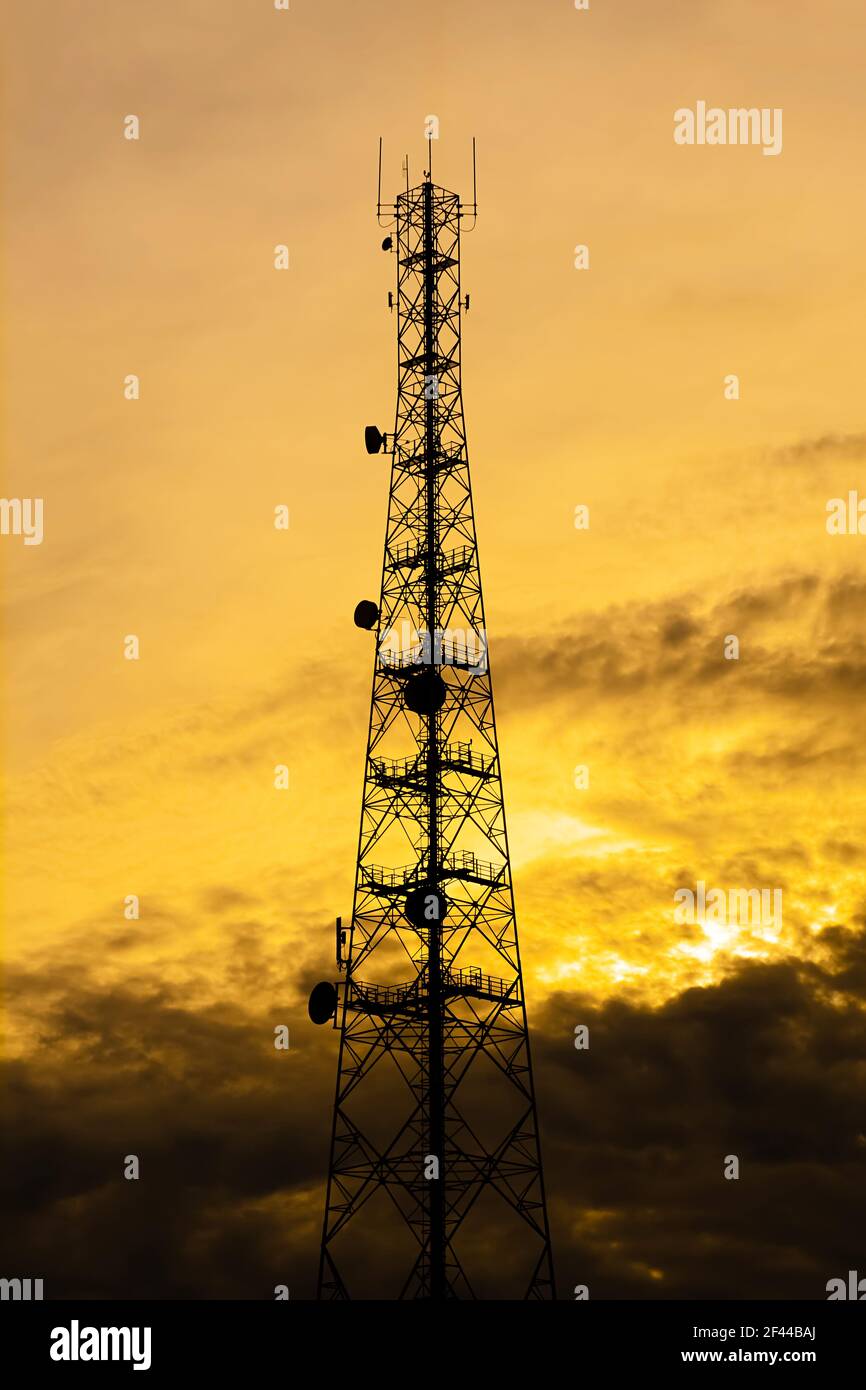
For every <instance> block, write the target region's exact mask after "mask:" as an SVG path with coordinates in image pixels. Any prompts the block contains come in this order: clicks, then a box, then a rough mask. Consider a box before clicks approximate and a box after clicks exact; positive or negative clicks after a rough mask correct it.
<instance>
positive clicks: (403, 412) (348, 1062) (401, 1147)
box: [319, 179, 554, 1298]
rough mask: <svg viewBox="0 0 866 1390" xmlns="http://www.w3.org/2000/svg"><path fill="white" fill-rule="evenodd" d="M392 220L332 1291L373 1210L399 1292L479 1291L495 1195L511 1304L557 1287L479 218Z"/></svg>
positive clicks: (416, 212)
mask: <svg viewBox="0 0 866 1390" xmlns="http://www.w3.org/2000/svg"><path fill="white" fill-rule="evenodd" d="M393 212H394V216H395V221H396V237H395V250H396V260H397V314H398V335H397V336H398V344H397V346H398V398H397V414H396V424H395V431H394V435H393V441H391V440H390V439H389V441H388V447H389V448H391V450H392V454H393V457H392V468H391V485H390V501H389V510H388V523H387V531H386V538H385V552H384V560H383V570H382V588H381V597H380V603H379V617H378V631H377V633H376V654H375V661H374V674H373V693H372V704H371V714H370V728H369V738H368V749H367V762H366V774H365V781H364V796H363V807H362V815H361V830H360V841H359V852H358V866H357V877H356V883H355V896H354V908H353V914H352V919H351V926H350V938H349V944H348V957H347V965H346V978H345V981H344V983H343V985H342V989H341V999H340V1006H339V1010H338V1022H339V1027H340V1057H339V1067H338V1078H337V1089H336V1102H335V1112H334V1128H333V1137H332V1145H331V1158H330V1170H329V1177H328V1191H327V1201H326V1212H325V1222H324V1231H323V1239H322V1257H321V1267H320V1276H319V1296H320V1297H323V1298H348V1297H352V1296H353V1297H359V1296H360V1297H364V1296H365V1291H364V1272H363V1269H362V1270H360V1271H358V1270H355V1271H354V1272H352V1271H350V1269H349V1263H350V1262H349V1261H348V1260H347V1259H344V1258H343V1256H342V1254H341V1245H342V1244H344V1243H345V1242H346V1238H347V1236H348V1235H349V1232H350V1228H351V1229H353V1230H354V1231H357V1229H358V1227H359V1226H360V1225H362V1224H363V1223H364V1222H365V1220H367V1221H368V1223H369V1226H370V1229H371V1230H375V1232H376V1238H377V1239H378V1240H382V1241H383V1240H385V1239H386V1232H385V1230H384V1229H383V1227H384V1225H385V1224H387V1222H389V1221H391V1222H393V1223H396V1225H397V1226H399V1227H403V1228H405V1230H406V1231H408V1233H409V1235H410V1237H411V1239H410V1240H409V1242H408V1243H407V1248H408V1252H409V1253H408V1256H407V1262H406V1267H405V1269H404V1270H403V1271H402V1274H401V1276H400V1279H399V1280H398V1283H399V1287H395V1289H394V1296H397V1297H403V1298H428V1297H429V1298H446V1297H452V1298H473V1297H476V1296H478V1295H477V1292H476V1288H475V1287H474V1284H473V1275H472V1269H471V1268H470V1263H471V1262H470V1260H469V1259H468V1258H467V1257H466V1256H465V1253H464V1248H463V1239H462V1238H463V1237H464V1235H465V1234H466V1232H467V1231H468V1230H469V1229H470V1227H471V1223H472V1213H473V1211H475V1210H476V1207H477V1204H478V1202H479V1198H481V1197H482V1195H483V1194H486V1200H487V1202H488V1208H489V1198H490V1194H494V1195H495V1197H496V1198H497V1199H498V1201H497V1202H495V1203H494V1204H493V1206H494V1208H498V1210H497V1211H495V1212H494V1214H493V1215H492V1217H491V1218H490V1219H492V1221H493V1223H494V1228H495V1239H496V1245H497V1252H498V1251H499V1248H500V1246H501V1252H502V1261H503V1266H507V1265H508V1261H509V1259H510V1258H511V1254H510V1252H513V1251H514V1250H516V1249H517V1248H519V1249H520V1250H521V1251H522V1252H523V1256H522V1258H523V1263H522V1264H521V1265H520V1267H519V1269H518V1268H517V1265H515V1280H517V1281H519V1283H520V1287H515V1288H514V1289H513V1290H512V1291H511V1293H510V1296H511V1297H533V1298H552V1297H553V1296H554V1287H553V1270H552V1262H551V1255H550V1240H549V1232H548V1221H547V1211H546V1204H545V1196H544V1185H543V1176H542V1168H541V1155H540V1149H539V1140H538V1124H537V1115H536V1106H535V1095H534V1089H533V1080H532V1070H531V1063H530V1055H529V1040H528V1033H527V1023H526V1009H525V1004H524V997H523V988H522V980H521V970H520V955H519V950H518V941H517V927H516V922H515V914H514V902H513V896H512V884H511V873H510V866H509V856H508V840H507V835H506V828H505V816H504V810H503V800H502V785H501V779H500V767H499V751H498V746H497V739H496V724H495V719H494V710H493V694H492V688H491V680H490V672H489V664H488V661H487V651H486V627H485V621H484V605H483V600H482V593H481V577H480V570H479V565H478V551H477V546H476V536H475V521H474V516H473V509H472V491H471V486H470V478H469V464H468V460H467V451H466V438H465V432H464V424H463V406H462V397H461V381H460V335H461V315H462V313H463V312H464V305H463V301H462V299H461V289H460V249H459V248H460V221H461V217H462V216H463V215H464V214H463V212H462V210H461V205H460V201H459V199H458V198H457V197H456V195H454V194H452V193H449V192H446V191H445V190H444V189H442V188H439V187H438V186H436V185H434V184H433V183H432V182H431V181H430V180H429V179H425V181H424V182H423V183H422V184H421V185H419V186H418V187H417V188H414V189H407V191H406V192H405V193H402V194H400V196H399V197H398V198H397V201H396V204H395V205H394V208H393ZM431 670H432V671H435V672H438V674H439V675H440V676H441V677H442V679H443V680H444V682H445V686H446V688H447V694H446V695H445V698H444V703H443V704H442V706H441V708H439V709H435V710H431V711H430V712H423V713H413V712H412V710H411V709H410V708H409V706H408V705H407V694H408V691H409V686H410V684H411V682H412V681H413V679H417V677H418V676H419V674H420V673H422V672H428V673H429V672H430V671H431ZM413 889H415V890H421V896H422V898H424V901H425V902H426V904H427V912H426V913H425V915H424V918H423V920H422V921H421V922H420V923H418V922H417V919H416V922H415V924H413V922H412V921H410V919H409V917H408V916H407V913H406V906H407V894H408V893H411V892H412V890H413ZM435 893H439V894H443V895H444V898H441V897H440V898H437V897H432V898H430V897H425V895H426V894H435ZM431 904H432V909H431V907H430V905H431ZM446 904H447V908H446ZM440 908H446V910H444V912H442V913H441V920H438V921H437V920H435V914H436V911H437V910H439V909H440ZM431 910H432V912H433V917H434V920H429V921H428V914H429V912H430V911H431ZM385 1072H387V1073H389V1080H388V1082H387V1084H386V1085H384V1086H382V1085H379V1082H378V1079H380V1078H383V1075H384V1073H385ZM476 1074H478V1077H479V1082H477V1083H476V1081H475V1077H476ZM367 1090H370V1091H371V1092H372V1091H374V1090H375V1095H376V1101H375V1104H372V1105H370V1104H368V1105H367V1107H366V1113H365V1107H364V1098H365V1092H366V1091H367ZM374 1114H375V1117H376V1121H377V1123H376V1124H375V1125H373V1124H371V1117H372V1116H373V1115H374ZM482 1121H483V1123H482ZM374 1129H375V1130H377V1131H379V1132H377V1133H376V1134H375V1135H374V1133H373V1130H374ZM431 1157H432V1158H434V1159H436V1160H437V1161H438V1164H439V1176H438V1178H437V1177H432V1178H431V1176H430V1164H429V1160H430V1158H431ZM383 1193H384V1194H385V1195H386V1197H387V1199H388V1200H387V1202H385V1203H384V1204H383V1202H382V1194H383ZM374 1199H376V1200H374ZM374 1208H375V1215H374V1212H373V1209H374ZM388 1213H390V1216H389V1215H388ZM488 1230H489V1227H488ZM498 1258H499V1254H498V1253H497V1259H498Z"/></svg>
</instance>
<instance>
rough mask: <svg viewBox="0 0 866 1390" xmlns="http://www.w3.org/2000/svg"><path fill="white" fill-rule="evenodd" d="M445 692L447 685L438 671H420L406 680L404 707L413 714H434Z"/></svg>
mask: <svg viewBox="0 0 866 1390" xmlns="http://www.w3.org/2000/svg"><path fill="white" fill-rule="evenodd" d="M447 694H448V687H447V685H446V684H445V682H444V680H443V679H442V677H441V676H440V675H439V672H438V671H421V672H420V673H419V674H418V675H417V676H410V678H409V680H407V682H406V690H405V699H406V708H407V709H410V710H411V711H412V713H413V714H435V713H436V711H437V710H440V709H441V708H442V706H443V705H444V703H445V696H446V695H447Z"/></svg>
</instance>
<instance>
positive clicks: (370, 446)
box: [364, 425, 385, 454]
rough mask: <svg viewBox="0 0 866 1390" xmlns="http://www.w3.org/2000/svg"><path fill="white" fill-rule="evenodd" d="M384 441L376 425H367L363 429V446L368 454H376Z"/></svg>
mask: <svg viewBox="0 0 866 1390" xmlns="http://www.w3.org/2000/svg"><path fill="white" fill-rule="evenodd" d="M384 443H385V436H384V434H383V433H382V431H381V430H380V429H379V426H378V425H367V427H366V429H365V430H364V448H365V449H366V450H367V453H368V454H378V453H380V452H381V449H382V445H383V444H384Z"/></svg>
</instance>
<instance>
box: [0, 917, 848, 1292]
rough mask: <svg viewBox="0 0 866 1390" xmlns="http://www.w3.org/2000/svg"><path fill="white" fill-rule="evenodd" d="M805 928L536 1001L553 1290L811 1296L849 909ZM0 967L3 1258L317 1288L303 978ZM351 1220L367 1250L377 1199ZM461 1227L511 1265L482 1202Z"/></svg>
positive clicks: (330, 1069)
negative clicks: (712, 971)
mask: <svg viewBox="0 0 866 1390" xmlns="http://www.w3.org/2000/svg"><path fill="white" fill-rule="evenodd" d="M822 946H823V949H824V961H823V963H821V964H817V963H810V964H805V963H803V962H798V961H795V960H787V961H782V962H780V963H777V964H773V965H767V964H757V963H746V964H743V965H741V967H740V968H739V969H737V970H736V971H735V972H734V973H732V974H730V975H729V976H728V977H727V978H726V979H725V980H724V981H723V982H721V983H720V984H717V985H715V986H713V987H708V988H700V989H699V988H694V989H687V990H685V991H684V992H682V993H680V994H679V995H677V996H676V997H674V998H671V999H670V1000H668V1002H667V1003H665V1004H664V1005H663V1006H661V1007H658V1008H652V1007H650V1006H648V1005H642V1004H639V1003H636V1002H626V1001H624V1000H623V999H613V1000H610V1001H608V1002H607V1003H605V1004H603V1005H599V1004H598V1003H597V1002H595V1001H593V999H592V998H589V997H586V996H581V995H579V994H562V993H561V994H557V995H556V996H554V997H553V998H552V999H551V1000H550V1001H549V1002H548V1004H547V1006H546V1007H545V1008H544V1009H543V1010H541V1011H536V1012H535V1013H534V1014H533V1015H532V1023H533V1035H532V1036H533V1050H534V1060H535V1070H536V1076H537V1083H538V1088H539V1104H540V1110H541V1119H542V1135H543V1141H544V1148H545V1158H546V1166H547V1184H548V1189H549V1193H550V1198H551V1209H552V1220H553V1223H554V1238H555V1251H556V1257H557V1266H558V1272H559V1281H560V1293H561V1295H562V1296H565V1297H567V1296H569V1293H568V1291H569V1290H570V1289H571V1288H572V1287H573V1286H574V1285H575V1284H577V1283H588V1284H589V1285H590V1291H591V1295H592V1296H593V1297H596V1298H598V1297H609V1298H629V1297H668V1298H670V1297H681V1298H704V1297H706V1298H710V1297H713V1298H717V1297H718V1298H737V1297H741V1298H746V1297H754V1298H823V1297H824V1296H825V1294H824V1286H825V1284H826V1281H827V1280H828V1279H829V1278H831V1277H833V1276H835V1275H837V1274H839V1273H844V1271H845V1270H847V1269H848V1268H855V1267H857V1266H858V1262H860V1263H861V1264H862V1260H863V1248H864V1235H866V1181H864V1180H866V1139H864V1132H866V1066H864V1058H866V1014H864V1013H863V1010H862V1008H861V1007H860V1004H859V1002H858V998H857V996H858V995H860V994H862V990H863V986H864V984H866V934H864V933H863V932H862V931H855V930H852V929H850V928H847V927H842V926H834V927H831V928H829V929H827V930H826V931H825V932H824V934H823V936H822ZM308 973H309V975H310V977H312V975H313V974H314V964H313V963H312V962H310V963H309V970H307V969H306V968H305V970H304V975H305V976H306V975H307V974H308ZM11 983H12V988H13V1003H14V1000H15V998H16V997H17V991H23V992H24V994H25V995H26V997H27V998H31V999H32V998H33V997H34V994H37V995H38V996H39V997H41V998H42V999H43V1000H45V1001H47V1002H46V1003H45V1005H44V1009H43V1012H42V1013H41V1014H40V1021H39V1035H38V1042H37V1043H36V1044H35V1045H34V1046H33V1047H32V1049H31V1051H30V1055H29V1057H28V1059H27V1060H26V1061H25V1060H18V1061H14V1062H10V1063H8V1064H7V1066H6V1077H5V1094H6V1098H7V1127H6V1149H7V1156H6V1162H5V1163H4V1167H3V1192H2V1201H3V1209H4V1212H5V1213H6V1214H7V1216H6V1220H5V1222H4V1229H3V1234H2V1242H3V1254H2V1260H3V1265H4V1267H6V1268H9V1269H10V1270H14V1271H16V1272H18V1273H22V1274H30V1275H31V1276H32V1277H42V1278H44V1279H45V1280H46V1289H47V1292H48V1293H49V1295H50V1296H52V1297H94V1298H95V1297H109V1298H132V1297H157V1298H216V1297H231V1298H270V1297H271V1296H272V1292H273V1287H274V1285H275V1284H277V1283H287V1284H289V1286H290V1288H291V1289H292V1296H293V1297H299V1298H302V1297H308V1296H311V1295H312V1293H313V1290H314V1285H315V1271H316V1263H317V1248H318V1239H319V1223H320V1219H321V1209H322V1198H323V1177H324V1169H325V1163H326V1152H327V1143H328V1124H329V1113H330V1105H331V1099H332V1088H333V1077H334V1066H335V1061H336V1055H335V1054H336V1048H335V1043H336V1038H335V1036H334V1034H333V1032H332V1031H331V1030H317V1029H315V1028H313V1026H312V1025H311V1024H310V1023H309V1022H308V1020H307V1019H306V1015H305V1009H304V999H305V994H306V988H307V979H306V978H304V979H303V980H301V979H300V978H294V979H293V981H292V983H291V985H290V987H286V988H284V989H283V990H282V991H279V990H277V991H274V994H275V995H276V994H279V993H282V996H283V997H282V1000H279V999H277V998H276V997H274V998H272V999H271V1007H270V1008H267V1007H264V1008H259V1007H257V1008H256V1009H255V1010H253V1009H251V1008H250V1009H246V1008H244V1007H241V1006H240V1005H232V1006H228V1005H220V1006H218V1007H216V1006H212V1007H209V1008H200V1009H195V1008H193V1007H191V1006H190V1005H189V1004H188V1002H186V1001H185V1000H184V998H183V996H182V993H181V992H180V991H178V990H177V989H171V988H169V987H168V986H165V985H163V986H161V987H159V988H156V987H153V988H151V989H150V990H148V991H146V992H135V991H132V990H130V989H100V988H97V987H94V985H93V983H92V981H88V979H87V978H86V977H81V978H78V979H75V978H71V979H68V980H67V982H66V984H65V985H64V986H61V984H60V982H59V981H58V979H56V978H50V979H47V980H46V981H44V982H40V980H39V979H38V978H34V977H30V978H27V979H23V980H13V981H12V982H11ZM40 983H42V984H43V985H44V988H42V989H41V990H40ZM275 1022H286V1023H287V1024H288V1025H289V1027H290V1029H291V1036H292V1047H291V1049H290V1051H289V1053H288V1054H279V1053H277V1052H276V1051H275V1050H274V1048H273V1027H274V1024H275ZM577 1023H587V1024H588V1025H589V1027H590V1043H591V1045H590V1049H589V1051H587V1052H577V1051H576V1050H575V1049H574V1047H573V1035H574V1026H575V1024H577ZM131 1153H134V1154H137V1155H138V1156H139V1157H140V1160H141V1178H140V1180H139V1181H137V1182H128V1181H126V1180H124V1178H123V1177H122V1165H123V1160H124V1157H125V1155H127V1154H131ZM729 1154H736V1155H737V1156H738V1157H739V1160H740V1164H741V1177H740V1179H739V1180H738V1181H726V1180H725V1178H724V1177H723V1164H724V1160H725V1156H726V1155H729ZM368 1239H369V1244H368V1245H367V1246H366V1247H365V1249H364V1250H363V1251H362V1252H361V1253H362V1256H364V1257H365V1258H366V1260H367V1261H368V1263H369V1265H370V1268H371V1269H372V1268H374V1267H375V1268H376V1269H384V1268H387V1267H388V1265H389V1263H390V1262H391V1260H392V1259H393V1258H394V1257H395V1250H394V1247H393V1245H392V1243H391V1241H390V1239H389V1236H388V1224H387V1221H386V1220H385V1214H384V1213H383V1216H382V1220H381V1221H380V1222H379V1224H378V1227H377V1229H376V1230H375V1231H374V1232H373V1233H371V1234H370V1235H369V1237H368ZM471 1239H472V1243H473V1251H474V1255H475V1257H476V1259H481V1261H482V1262H487V1264H488V1266H489V1268H490V1270H496V1269H499V1270H500V1272H501V1270H502V1269H506V1270H507V1268H508V1262H509V1260H510V1259H512V1257H513V1252H512V1251H511V1249H510V1246H509V1243H508V1241H507V1240H506V1239H505V1235H504V1228H503V1227H502V1225H501V1222H500V1220H499V1216H498V1214H497V1211H496V1209H495V1207H491V1208H490V1209H489V1210H484V1211H482V1212H481V1213H480V1215H479V1219H478V1221H477V1222H476V1224H475V1227H474V1229H473V1232H472V1236H471ZM370 1287H371V1288H372V1284H371V1285H370Z"/></svg>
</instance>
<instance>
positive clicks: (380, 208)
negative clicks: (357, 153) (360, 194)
mask: <svg viewBox="0 0 866 1390" xmlns="http://www.w3.org/2000/svg"><path fill="white" fill-rule="evenodd" d="M382 211H383V204H382V137H381V135H380V136H379V179H378V182H377V185H376V221H377V222H378V224H379V226H380V227H390V226H391V224H392V223H393V221H394V205H393V203H388V204H385V205H384V211H385V212H386V213H388V214H389V216H388V220H387V221H386V222H383V221H382ZM382 249H383V250H386V249H387V248H386V247H385V246H384V245H383V247H382Z"/></svg>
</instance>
